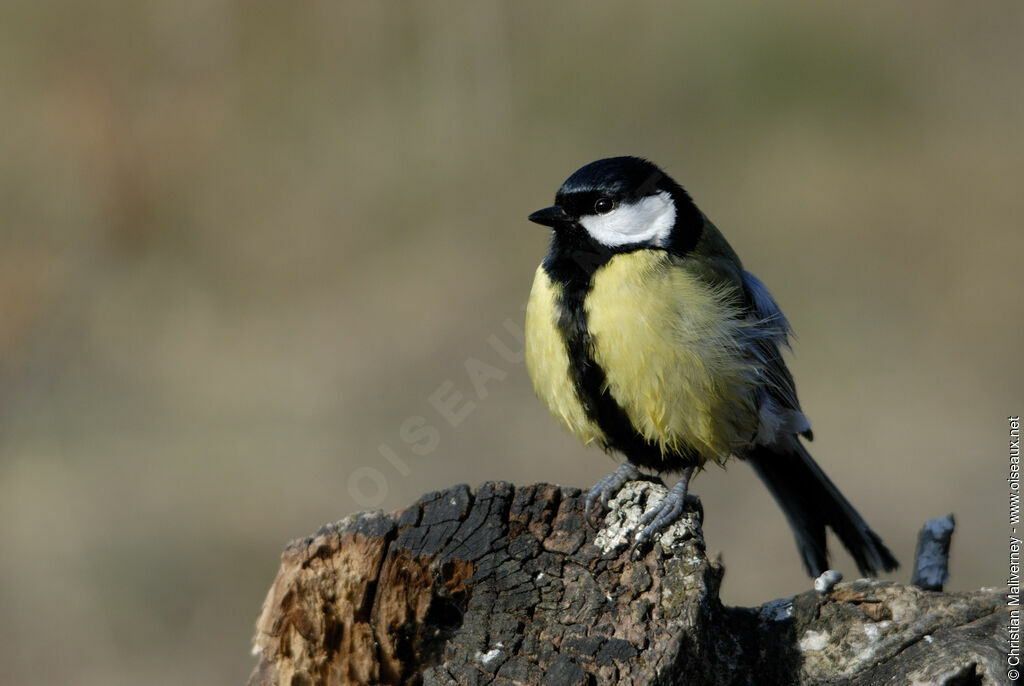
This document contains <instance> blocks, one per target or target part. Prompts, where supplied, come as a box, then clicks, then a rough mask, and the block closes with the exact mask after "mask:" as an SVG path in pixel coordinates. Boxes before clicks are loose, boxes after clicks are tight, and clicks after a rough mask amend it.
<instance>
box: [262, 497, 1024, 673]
mask: <svg viewBox="0 0 1024 686" xmlns="http://www.w3.org/2000/svg"><path fill="white" fill-rule="evenodd" d="M664 493H665V490H664V488H662V487H661V486H659V485H655V484H650V483H646V482H634V483H631V484H629V485H627V487H626V488H625V489H624V490H623V492H622V493H620V494H619V496H618V497H617V498H616V499H615V501H614V502H613V504H612V508H611V511H610V513H609V514H608V515H607V516H606V517H605V522H604V524H603V525H602V527H601V531H600V533H599V532H596V531H595V530H594V529H593V528H592V527H591V526H589V525H588V524H587V523H586V522H585V520H584V514H583V503H582V498H581V493H580V491H579V490H577V489H569V488H559V487H558V486H551V485H546V484H537V485H533V486H525V487H521V488H514V487H513V486H512V485H510V484H507V483H500V482H499V483H486V484H483V485H482V486H480V488H479V489H477V491H476V492H475V493H474V492H471V491H470V489H469V488H468V487H466V486H455V487H452V488H449V489H448V490H445V491H442V492H438V493H432V494H429V495H426V496H424V497H423V498H421V499H420V500H419V501H418V502H417V503H415V504H414V505H412V506H411V507H409V508H407V509H405V510H403V511H401V512H399V513H397V514H395V515H385V514H380V513H376V514H366V513H364V514H359V515H354V516H352V517H349V518H348V519H346V520H343V521H341V522H338V523H337V524H330V525H327V526H324V527H323V528H322V529H321V530H320V531H318V532H317V533H316V534H314V535H313V536H310V537H309V538H306V539H303V540H299V541H295V542H293V543H292V544H291V545H289V546H288V548H287V549H286V550H285V552H284V554H283V556H282V562H281V569H280V571H279V573H278V575H277V579H276V580H275V581H274V585H273V587H272V588H271V589H270V592H269V593H268V595H267V599H266V602H265V604H264V607H263V613H262V615H261V616H260V618H259V621H258V623H257V633H256V638H255V644H256V650H257V654H258V655H259V665H258V667H257V668H256V670H255V671H254V672H253V675H252V677H251V678H250V681H249V683H250V686H261V685H264V684H295V685H299V684H303V685H304V684H358V683H384V684H419V683H422V684H428V685H430V684H485V683H486V684H559V685H572V684H710V685H716V684H824V683H850V684H883V683H938V684H949V685H954V684H1001V683H1004V682H1005V679H1006V675H1005V671H1004V669H1005V663H1004V661H1005V655H1006V650H1007V644H1008V632H1007V629H1006V627H1007V625H1008V624H1009V622H1010V617H1009V613H1008V611H1007V609H1006V607H1005V606H1004V602H1005V595H1003V594H1002V593H1001V592H999V591H997V590H996V589H988V590H981V591H975V592H971V593H935V592H928V591H922V590H920V589H917V588H914V587H912V586H902V585H899V584H894V583H888V582H878V581H866V580H861V581H855V582H852V583H842V584H839V585H838V586H836V587H835V588H834V589H833V590H832V591H831V592H829V593H828V594H826V595H819V594H817V593H815V592H814V591H808V592H807V593H803V594H801V595H798V596H795V597H793V598H786V599H782V600H776V601H773V602H770V603H767V604H765V605H763V606H761V607H757V608H729V607H724V606H723V605H722V604H721V602H720V601H719V599H718V589H719V584H720V582H721V580H722V573H723V570H722V567H721V566H720V565H719V564H718V563H717V562H714V561H710V560H708V558H707V556H706V554H705V548H704V540H703V538H702V534H701V529H700V515H699V513H696V512H689V513H688V516H687V517H685V518H683V519H682V520H681V521H680V522H678V523H676V524H675V525H673V526H672V527H671V528H670V529H669V530H668V531H667V532H666V533H665V534H664V535H663V536H662V537H661V539H660V540H659V541H658V542H657V543H656V544H655V546H654V548H653V549H651V550H648V551H647V552H646V554H645V555H644V556H643V557H642V558H641V559H639V560H634V559H633V555H631V554H630V550H629V549H628V545H627V543H626V539H627V536H628V533H629V531H630V530H631V528H632V527H633V526H635V523H636V521H637V518H638V516H639V513H640V512H641V511H642V510H643V509H644V507H646V506H648V505H649V504H650V503H649V502H648V501H653V500H655V499H660V498H661V497H663V496H664Z"/></svg>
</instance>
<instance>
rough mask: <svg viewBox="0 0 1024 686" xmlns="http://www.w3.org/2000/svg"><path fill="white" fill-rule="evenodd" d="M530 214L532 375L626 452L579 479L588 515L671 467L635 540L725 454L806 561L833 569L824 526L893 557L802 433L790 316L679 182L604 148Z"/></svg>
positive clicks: (867, 570) (852, 548)
mask: <svg viewBox="0 0 1024 686" xmlns="http://www.w3.org/2000/svg"><path fill="white" fill-rule="evenodd" d="M528 219H529V221H531V222H534V223H536V224H540V225H542V226H545V227H548V228H549V229H551V242H550V247H549V249H548V252H547V255H546V256H545V257H544V259H543V261H542V262H541V264H540V266H539V267H538V268H537V271H536V273H535V276H534V281H533V286H532V288H531V291H530V296H529V300H528V301H527V306H526V327H525V334H526V338H525V341H526V344H525V358H526V365H527V368H528V371H529V373H530V377H531V379H532V382H533V387H534V390H535V392H536V394H537V395H538V396H539V397H540V399H541V400H542V401H543V403H544V404H545V405H546V406H547V408H548V409H549V410H550V412H551V414H552V415H554V417H555V418H556V419H557V420H558V422H559V423H561V424H562V425H563V426H564V427H566V428H567V429H568V430H569V431H570V432H572V433H573V434H575V435H576V437H577V438H578V439H579V440H580V441H582V442H583V443H584V444H586V445H595V444H596V445H597V446H600V447H601V448H603V449H604V450H605V451H606V452H609V453H620V454H621V455H623V456H624V457H625V461H624V462H623V463H622V464H620V465H619V466H618V468H616V469H615V471H614V472H612V473H611V474H609V475H608V476H606V477H605V478H603V479H601V480H599V481H598V482H597V483H596V484H595V485H594V486H593V488H592V489H590V491H589V492H588V493H587V495H586V500H585V503H586V518H587V519H588V520H591V519H592V516H593V513H594V512H595V511H596V510H597V509H598V507H599V506H600V507H606V506H607V505H608V503H609V502H610V500H611V499H612V498H613V497H614V496H615V494H616V493H617V492H618V491H619V490H621V489H622V487H623V486H624V485H625V484H626V483H627V482H629V481H632V480H636V479H638V478H642V475H641V471H640V470H641V469H643V470H645V471H647V472H654V473H657V474H676V473H677V474H679V480H678V481H677V482H676V484H675V485H674V486H673V487H672V488H671V489H669V491H668V493H667V495H666V497H665V498H664V500H662V501H661V502H660V503H658V504H656V505H654V506H653V507H651V508H650V509H648V510H647V511H646V512H645V513H644V514H643V516H642V518H641V520H640V523H639V526H638V527H637V528H638V533H637V534H636V535H635V540H634V545H635V546H636V545H645V544H650V543H651V542H652V541H653V540H654V538H655V537H656V536H658V535H659V534H660V533H661V532H663V531H664V530H665V529H666V528H667V527H668V526H669V525H671V524H672V523H673V522H674V521H676V520H677V519H678V518H679V517H680V516H681V515H682V514H683V512H684V511H685V507H686V503H687V498H688V497H691V496H690V494H689V485H690V480H691V478H692V477H693V475H694V473H695V472H697V471H699V470H701V469H702V468H703V467H704V466H705V465H707V464H709V463H717V464H720V465H722V464H724V463H725V462H726V460H728V459H730V458H733V457H735V458H738V459H740V460H742V461H745V462H747V463H749V464H750V465H751V466H752V467H753V469H754V471H755V472H756V474H757V475H758V476H759V477H760V479H761V481H763V482H764V484H765V486H766V487H767V488H768V490H769V492H770V493H771V495H772V496H773V497H774V499H775V501H776V502H777V503H778V505H779V506H780V508H781V509H782V511H783V513H784V514H785V517H786V519H787V520H788V523H789V525H790V527H791V528H792V530H793V534H794V537H795V539H796V545H797V549H798V551H799V554H800V557H801V559H802V561H803V565H804V567H805V569H806V570H807V572H808V574H810V575H811V576H812V577H817V576H819V575H820V574H822V573H823V572H825V571H826V570H828V569H829V566H828V563H829V554H828V549H827V542H826V529H827V528H828V529H831V530H832V531H833V532H835V534H836V535H837V536H838V538H839V540H840V542H841V543H842V544H843V545H844V547H845V548H846V549H847V550H848V551H849V552H850V554H851V555H852V556H853V559H854V561H855V562H856V564H857V567H858V569H859V570H860V572H861V573H862V574H863V575H865V576H875V575H877V574H878V573H879V572H880V571H892V570H894V569H896V568H897V566H898V562H897V560H896V558H895V557H893V555H892V553H890V552H889V550H888V549H887V548H886V547H885V544H884V543H883V542H882V540H881V538H879V536H878V535H877V534H876V533H875V532H874V531H872V530H871V528H870V527H868V525H867V523H866V522H865V521H864V519H863V518H862V517H861V516H860V514H858V513H857V511H856V510H855V509H854V507H853V505H851V504H850V502H849V501H848V500H847V499H846V497H844V496H843V494H842V493H841V492H840V491H839V489H838V488H837V487H836V486H835V484H833V482H832V481H831V479H829V477H828V476H827V475H826V474H825V472H824V471H822V469H821V467H819V466H818V464H817V463H816V462H815V461H814V459H813V458H812V457H811V455H810V453H809V452H808V451H807V448H806V447H805V445H804V441H810V440H812V439H813V434H812V432H811V425H810V422H809V421H808V419H807V417H806V416H805V415H804V413H803V411H802V410H801V408H800V403H799V401H798V399H797V393H796V385H795V383H794V381H793V376H792V374H791V373H790V371H789V369H788V367H787V366H786V363H785V361H784V360H783V357H782V351H783V350H784V349H788V348H789V347H790V344H789V339H790V336H791V333H792V331H791V327H790V324H789V322H788V320H787V319H786V317H785V316H784V315H783V314H782V311H781V310H780V309H779V306H778V305H777V304H776V302H775V299H774V298H773V297H772V295H771V293H770V292H769V291H768V288H767V287H766V286H765V285H764V284H763V283H762V282H761V281H760V280H759V279H758V278H757V277H755V276H754V275H753V274H751V273H750V272H748V271H745V270H744V268H743V264H742V262H740V258H739V257H738V256H737V254H736V252H735V251H734V250H733V249H732V247H731V246H730V245H729V243H728V242H727V241H726V239H725V237H724V236H723V235H722V233H721V232H720V231H719V230H718V229H717V228H716V227H715V225H714V224H713V223H712V222H711V220H710V219H708V218H707V216H705V215H704V213H703V212H701V211H700V210H699V209H698V208H697V206H696V204H694V201H693V199H692V198H691V197H690V195H689V193H688V192H687V191H686V190H684V189H683V187H682V186H680V185H679V184H678V183H676V181H674V180H673V179H672V178H671V177H670V176H669V175H668V174H666V173H665V172H664V171H662V170H661V169H660V168H659V167H658V166H657V165H655V164H654V163H652V162H650V161H648V160H646V159H643V158H640V157H633V156H625V157H610V158H606V159H600V160H597V161H595V162H591V163H589V164H587V165H584V166H583V167H581V168H579V169H578V170H576V171H575V172H574V173H573V174H572V175H571V176H569V178H568V179H566V181H565V182H564V183H563V184H562V185H561V187H560V188H559V189H558V191H557V193H556V194H555V204H554V205H552V206H550V207H546V208H544V209H541V210H538V211H536V212H534V213H532V214H530V215H529V217H528Z"/></svg>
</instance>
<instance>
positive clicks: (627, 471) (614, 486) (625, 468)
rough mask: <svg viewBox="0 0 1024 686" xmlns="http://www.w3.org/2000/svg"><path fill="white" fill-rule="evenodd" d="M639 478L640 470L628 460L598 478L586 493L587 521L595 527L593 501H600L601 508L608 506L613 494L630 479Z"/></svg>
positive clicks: (585, 508)
mask: <svg viewBox="0 0 1024 686" xmlns="http://www.w3.org/2000/svg"><path fill="white" fill-rule="evenodd" d="M639 478H640V470H638V469H637V468H636V467H634V466H633V465H632V464H631V463H629V462H623V463H622V464H620V465H619V466H618V467H617V468H616V469H615V471H614V472H612V473H611V474H609V475H608V476H606V477H604V478H603V479H600V480H599V481H598V482H597V483H596V484H594V487H593V488H591V489H590V491H589V492H588V493H587V500H586V503H585V507H584V512H585V514H586V518H587V522H589V523H590V524H591V525H592V526H594V528H597V526H598V523H597V522H595V521H594V519H593V516H594V514H595V513H596V508H595V507H594V505H595V503H598V502H600V503H601V508H602V509H603V508H606V507H608V503H609V502H611V500H612V498H614V497H615V494H616V493H618V492H619V490H620V489H621V488H622V487H623V486H625V485H626V483H628V482H630V481H635V480H636V479H639Z"/></svg>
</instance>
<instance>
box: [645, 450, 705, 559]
mask: <svg viewBox="0 0 1024 686" xmlns="http://www.w3.org/2000/svg"><path fill="white" fill-rule="evenodd" d="M692 475H693V468H692V467H689V468H687V469H684V470H683V474H682V476H681V477H680V479H679V481H678V483H676V485H675V486H673V487H672V489H671V490H669V492H668V493H667V494H666V495H665V499H664V500H662V501H661V502H660V503H658V504H657V505H655V506H654V507H652V508H651V509H650V510H648V511H647V512H645V513H644V514H643V516H642V517H641V518H640V523H639V525H638V528H639V527H643V528H642V529H640V532H639V533H638V534H637V535H636V538H634V540H633V554H634V557H635V556H638V555H639V550H640V548H641V547H643V546H644V545H646V544H647V543H649V542H650V541H651V540H652V539H654V538H655V537H656V536H657V535H658V534H660V533H661V532H662V531H664V530H665V529H666V528H667V527H668V526H670V525H671V524H672V523H673V522H675V521H676V520H677V519H679V517H680V516H682V514H683V512H684V511H685V510H686V499H687V497H688V493H687V490H688V489H689V486H690V477H691V476H692Z"/></svg>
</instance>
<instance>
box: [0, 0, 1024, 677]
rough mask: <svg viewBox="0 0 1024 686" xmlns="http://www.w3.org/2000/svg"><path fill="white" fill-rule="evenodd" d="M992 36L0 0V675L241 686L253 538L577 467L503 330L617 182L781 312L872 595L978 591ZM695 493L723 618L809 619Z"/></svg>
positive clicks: (994, 302) (1017, 331)
mask: <svg viewBox="0 0 1024 686" xmlns="http://www.w3.org/2000/svg"><path fill="white" fill-rule="evenodd" d="M1021 35H1024V10H1022V7H1021V5H1020V4H1019V3H1013V2H993V3H985V5H984V7H981V6H978V5H967V4H962V3H955V2H952V1H948V2H928V3H903V4H899V5H893V4H892V3H888V2H867V3H859V4H857V5H856V6H853V5H849V6H842V7H840V6H837V5H833V4H826V3H817V2H812V1H810V0H807V1H806V2H787V3H772V4H764V3H758V2H745V3H728V4H722V5H711V4H709V5H706V6H705V5H696V6H694V5H690V6H687V7H686V9H685V10H683V9H680V8H679V7H678V6H677V5H675V4H671V3H644V2H639V3H629V4H628V5H627V4H625V3H621V4H618V3H610V2H583V1H582V0H580V1H577V2H566V3H559V4H558V5H552V4H550V3H543V2H538V1H531V2H520V3H514V4H513V3H508V4H500V3H495V2H435V3H430V4H429V5H428V4H416V5H404V4H397V3H394V4H393V3H373V4H371V3H354V2H326V1H319V2H310V3H303V4H302V5H300V6H296V5H293V4H285V3H271V2H246V3H241V2H228V1H227V0H201V1H200V0H185V1H184V2H183V1H181V0H179V1H178V2H169V1H164V2H141V3H140V2H127V1H125V0H105V1H102V2H93V3H75V2H43V3H37V2H26V1H24V0H9V1H8V2H5V3H3V6H2V8H0V97H2V102H3V106H2V107H0V551H2V553H0V616H2V617H3V618H4V621H3V622H2V623H0V682H3V683H8V684H27V683H39V684H56V683H74V684H135V683H147V684H180V683H202V684H215V683H223V684H237V683H242V682H243V681H244V680H245V679H246V678H247V676H248V673H249V671H250V670H251V668H252V667H253V666H254V665H255V661H254V660H253V658H252V657H251V656H250V654H249V641H250V637H251V635H252V633H253V622H254V620H255V618H256V616H257V614H258V612H259V610H260V605H261V602H262V600H263V597H264V594H265V592H266V590H267V588H268V587H269V585H270V583H271V581H272V580H273V577H274V573H275V571H276V569H277V564H278V556H279V553H280V551H281V549H282V548H283V546H284V545H285V544H286V543H287V542H288V541H289V540H290V539H292V538H297V537H301V536H304V535H306V534H308V533H310V532H312V531H314V530H316V529H317V528H318V527H319V526H320V525H321V524H322V523H324V522H328V521H333V520H337V519H340V518H342V517H344V516H346V515H348V514H349V513H352V512H354V511H357V510H362V509H375V508H383V509H384V510H394V509H397V508H400V507H403V506H405V505H407V504H408V503H410V502H412V501H413V500H414V499H416V498H417V497H418V496H419V495H421V494H422V493H424V492H425V491H429V490H433V489H440V488H444V487H447V486H449V485H451V484H454V483H458V482H467V483H469V484H471V485H476V484H478V483H480V482H482V481H485V480H490V479H507V480H511V481H513V482H515V483H518V484H527V483H532V482H537V481H549V482H555V483H560V484H564V485H567V486H579V487H587V486H589V485H590V484H592V483H593V482H594V481H595V480H596V479H597V478H599V477H600V476H602V475H604V474H605V473H607V472H608V471H609V470H610V469H612V468H613V466H614V464H615V463H614V461H613V460H612V459H610V458H609V457H607V456H605V455H604V454H603V453H601V452H600V451H598V450H585V449H583V448H582V447H580V446H578V445H577V444H576V442H575V440H574V439H573V438H572V437H571V436H569V435H568V434H566V433H565V432H563V431H562V430H561V429H560V428H559V427H558V426H557V425H556V424H555V422H554V421H553V420H551V419H550V418H549V416H548V415H547V412H546V410H545V409H544V408H543V407H542V406H541V404H540V402H539V401H538V400H537V399H536V398H535V397H534V396H533V393H532V390H531V387H530V384H529V380H528V378H527V374H526V370H525V368H524V366H523V364H522V363H521V361H520V360H519V356H518V353H521V350H522V348H521V344H520V343H519V338H518V337H519V336H521V321H522V318H523V313H522V308H523V305H524V303H525V299H526V297H527V293H528V290H529V287H530V283H531V280H532V277H533V271H534V268H535V266H536V265H537V263H538V262H539V261H540V259H541V257H542V255H543V254H544V252H545V250H546V244H547V240H548V236H547V235H546V233H545V230H544V229H542V228H540V227H537V226H535V225H532V224H529V223H527V222H526V219H525V217H526V215H527V214H528V213H529V212H531V211H533V210H535V209H538V208H540V207H543V206H546V205H548V204H550V202H551V199H552V197H553V195H554V192H555V190H556V189H557V187H558V185H559V184H560V183H561V182H562V180H563V179H564V178H565V177H566V176H568V175H569V174H570V173H571V172H572V171H573V170H575V169H576V168H577V167H579V166H580V165H582V164H584V163H586V162H589V161H591V160H594V159H597V158H599V157H604V156H609V155H619V154H636V155H643V156H646V157H649V158H651V159H652V160H654V161H656V162H657V163H659V164H660V165H662V166H663V167H664V168H665V169H666V170H667V171H668V172H669V173H670V174H671V175H673V176H674V177H675V178H676V179H678V180H679V181H680V182H681V183H682V184H683V185H684V186H686V188H687V189H688V190H689V191H690V192H691V193H692V195H693V196H694V198H695V199H696V201H697V203H698V204H699V206H700V207H701V208H702V209H703V210H704V211H705V212H706V213H707V214H708V215H709V216H710V217H711V218H712V219H713V220H714V221H715V222H716V223H717V225H718V226H719V227H720V228H721V229H722V230H723V232H724V233H725V234H726V235H727V237H728V238H729V240H730V241H731V242H732V244H733V246H734V247H735V248H736V250H737V251H738V252H739V254H740V255H741V256H742V257H743V258H744V261H745V264H746V266H747V268H749V269H750V270H751V271H753V272H754V273H756V274H757V275H758V276H759V277H761V278H762V279H763V280H764V281H765V282H766V283H767V284H768V285H769V286H770V287H771V289H772V290H773V292H774V294H775V296H776V298H777V299H778V300H779V302H780V303H781V304H782V306H783V308H784V310H785V312H786V313H787V315H788V316H789V318H790V320H791V321H792V323H793V325H794V327H795V328H796V330H797V334H798V336H799V339H798V341H797V342H796V345H795V353H796V354H795V356H794V357H792V358H791V366H792V368H793V371H794V374H795V376H796V379H797V383H798V386H799V389H800V392H801V399H802V401H803V405H804V408H805V409H806V410H807V413H808V414H809V416H810V417H811V420H812V421H813V422H814V429H815V435H816V436H817V439H816V440H815V442H814V444H813V445H812V452H813V453H814V455H815V456H816V457H817V459H818V460H819V461H820V463H821V464H822V466H823V467H824V468H825V469H826V471H827V472H828V473H829V474H830V475H831V476H832V478H833V479H834V480H835V481H836V482H837V483H838V484H839V486H840V487H841V488H842V490H843V491H844V492H845V493H846V494H847V495H848V496H849V497H850V499H851V500H852V501H853V502H854V503H855V504H856V505H857V507H858V508H859V509H860V510H861V512H862V513H863V514H864V516H865V518H866V519H867V520H868V521H869V522H870V523H871V524H872V526H873V527H874V528H875V529H877V530H878V531H879V532H880V534H881V535H882V536H883V537H884V539H885V541H886V542H887V543H888V544H889V545H890V546H891V547H892V549H893V550H894V552H895V553H896V554H897V556H898V557H899V558H900V559H901V560H902V561H903V563H904V569H903V570H901V571H899V572H898V573H896V574H894V575H891V578H893V579H898V580H901V581H907V580H908V577H909V571H908V568H909V566H910V564H911V562H912V556H913V546H914V540H915V536H916V532H917V530H918V528H919V527H920V525H921V524H922V523H923V522H924V521H925V520H926V519H927V518H929V517H934V516H939V515H944V514H946V513H947V512H950V511H953V512H955V513H956V516H957V522H958V528H957V532H956V535H955V537H954V543H953V556H952V570H951V571H952V575H953V581H952V583H951V585H950V588H953V589H970V588H975V587H978V586H981V585H995V584H998V583H1001V582H1003V581H1004V580H1005V579H1006V574H1007V553H1006V550H1007V543H1006V538H1007V533H1008V532H1007V514H1006V511H1007V496H1006V492H1007V485H1006V481H1005V478H1006V475H1007V473H1008V458H1007V454H1008V443H1007V433H1008V426H1007V422H1006V417H1007V415H1009V414H1016V413H1019V412H1021V411H1022V410H1024V393H1022V391H1021V374H1020V369H1019V364H1020V346H1021V340H1022V337H1024V336H1022V334H1024V324H1022V322H1024V312H1022V309H1024V307H1022V303H1021V286H1022V282H1021V278H1020V276H1019V257H1020V250H1021V247H1022V244H1024V239H1022V237H1021V231H1020V222H1021V216H1022V212H1024V194H1022V192H1021V180H1022V178H1024V135H1022V125H1021V124H1022V121H1024V89H1022V87H1021V83H1022V82H1021V74H1022V67H1024V61H1022V59H1021V58H1022V51H1021V47H1020V37H1021ZM481 379H482V380H481ZM444 407H449V408H450V409H449V411H448V413H449V414H451V413H452V412H454V414H456V415H457V417H456V419H457V420H458V421H457V422H455V423H453V422H452V421H450V419H446V418H445V412H444V411H439V408H444ZM694 490H695V491H696V492H697V493H699V494H700V495H701V496H702V498H703V501H704V506H705V510H706V512H707V518H706V525H705V528H706V534H707V539H708V542H709V546H710V547H711V548H712V549H714V550H717V551H721V553H722V555H723V560H724V564H725V566H726V576H725V582H724V590H723V594H724V597H725V600H726V601H727V602H730V603H735V604H758V603H760V602H763V601H767V600H769V599H772V598H775V597H779V596H783V595H789V594H793V593H797V592H800V591H802V590H804V589H807V588H809V580H808V579H807V578H806V577H805V575H804V573H803V570H802V568H801V567H800V564H799V559H798V556H797V553H796V550H795V547H794V544H793V542H792V538H791V534H790V532H789V529H788V527H787V525H786V523H785V521H784V519H783V517H782V514H781V512H780V511H779V510H778V509H777V508H776V506H775V504H774V503H773V502H772V501H771V499H770V497H769V496H768V494H767V492H766V491H765V489H764V488H763V487H762V486H761V485H760V483H758V482H757V481H756V479H755V477H754V476H753V474H752V472H751V470H750V469H749V468H748V467H747V466H745V465H743V464H742V463H733V464H731V465H730V467H729V469H728V471H722V470H719V469H717V468H711V469H709V470H707V471H706V472H705V473H704V474H702V475H700V477H699V478H698V479H697V480H696V482H695V484H694ZM833 547H835V542H834V541H833ZM836 566H838V567H839V568H840V569H842V570H843V571H844V572H845V573H846V574H847V576H848V577H851V576H854V575H855V568H854V567H853V565H852V562H851V560H850V559H849V558H848V557H846V556H845V554H840V555H837V556H836Z"/></svg>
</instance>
